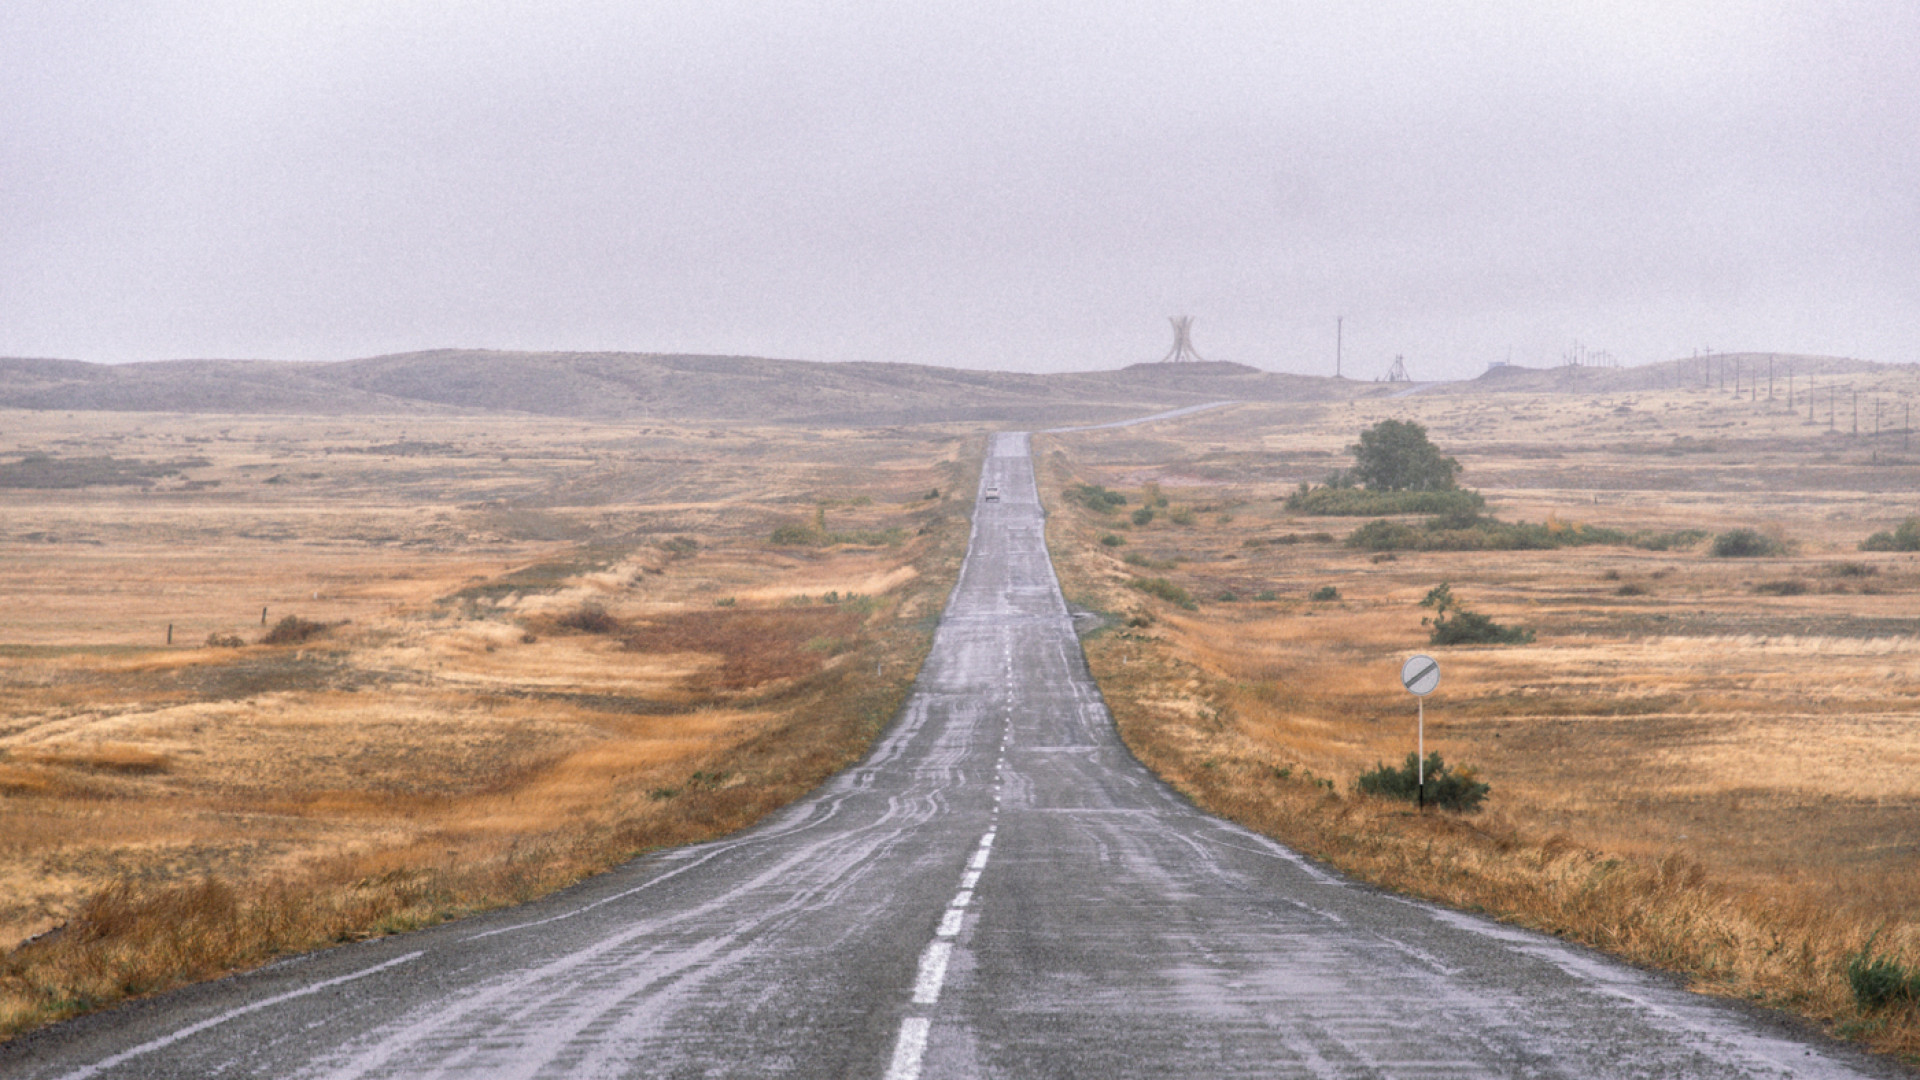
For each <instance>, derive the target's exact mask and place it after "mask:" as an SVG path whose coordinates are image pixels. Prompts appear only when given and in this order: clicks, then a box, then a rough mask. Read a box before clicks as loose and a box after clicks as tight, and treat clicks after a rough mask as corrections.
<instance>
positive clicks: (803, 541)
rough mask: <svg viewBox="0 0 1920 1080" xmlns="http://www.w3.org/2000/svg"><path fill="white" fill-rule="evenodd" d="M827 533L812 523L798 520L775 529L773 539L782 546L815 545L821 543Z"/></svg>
mask: <svg viewBox="0 0 1920 1080" xmlns="http://www.w3.org/2000/svg"><path fill="white" fill-rule="evenodd" d="M825 535H826V534H825V533H823V532H822V531H821V530H819V529H816V528H814V527H813V526H811V525H805V524H802V523H800V522H797V521H796V522H790V523H788V524H786V525H782V526H780V527H779V528H776V529H774V530H773V536H772V538H771V539H772V540H773V542H774V543H776V544H779V545H781V546H782V547H813V546H815V545H817V544H819V543H820V542H821V540H822V538H823V537H824V536H825Z"/></svg>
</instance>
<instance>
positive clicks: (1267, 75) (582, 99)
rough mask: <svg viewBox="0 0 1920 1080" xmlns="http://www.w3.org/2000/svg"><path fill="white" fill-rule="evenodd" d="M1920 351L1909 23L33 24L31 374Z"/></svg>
mask: <svg viewBox="0 0 1920 1080" xmlns="http://www.w3.org/2000/svg"><path fill="white" fill-rule="evenodd" d="M1181 313H1186V314H1191V315H1193V316H1194V317H1195V323H1194V341H1195V344H1196V345H1197V346H1198V347H1199V349H1200V351H1201V352H1202V354H1204V355H1205V356H1207V357H1208V358H1209V359H1222V360H1236V361H1240V362H1243V363H1250V364H1254V365H1257V366H1261V367H1266V368H1270V369H1274V370H1284V371H1328V372H1330V371H1331V368H1332V364H1333V352H1334V320H1335V318H1336V316H1344V317H1345V328H1346V332H1345V344H1346V349H1345V354H1346V369H1347V373H1348V374H1349V375H1354V376H1359V377H1365V378H1371V377H1373V376H1375V375H1377V374H1379V373H1380V372H1382V371H1384V370H1385V368H1386V366H1387V365H1388V364H1389V363H1390V362H1391V361H1392V358H1393V356H1394V355H1395V354H1403V355H1405V357H1406V360H1407V364H1408V366H1409V367H1410V368H1411V369H1412V371H1413V373H1414V375H1415V376H1416V377H1424V378H1436V377H1451V376H1471V375H1474V374H1477V373H1478V372H1479V371H1481V370H1482V369H1483V368H1484V367H1485V365H1486V363H1487V362H1488V361H1490V360H1502V359H1506V358H1507V357H1508V356H1509V355H1511V357H1512V358H1513V360H1514V361H1515V362H1518V363H1526V364H1534V365H1540V364H1548V363H1555V362H1558V360H1559V358H1560V356H1561V355H1562V354H1563V353H1564V352H1565V351H1566V350H1568V349H1569V348H1570V347H1571V346H1572V345H1573V344H1574V343H1575V342H1579V343H1581V344H1583V345H1585V346H1586V347H1587V348H1588V349H1590V350H1607V351H1609V352H1611V353H1613V354H1614V355H1615V356H1617V357H1619V358H1620V359H1621V360H1623V361H1624V362H1627V363H1645V362H1649V361H1654V360H1663V359H1670V358H1673V357H1676V356H1687V355H1691V354H1692V353H1693V352H1694V351H1695V350H1697V349H1702V348H1709V347H1710V348H1712V349H1714V350H1717V351H1731V350H1769V351H1781V352H1812V353H1825V354H1837V355H1850V356H1861V357H1866V358H1869V359H1878V360H1894V361H1911V360H1916V359H1920V4H1915V3H1913V2H1912V0H1865V2H1858V3H1846V2H1835V0H1810V2H1806V3H1737V4H1736V3H1720V4H1707V3H1699V4H1688V3H1684V2H1677V0H1657V2H1647V3H1540V2H1537V0H1527V2H1524V3H1511V4H1507V3H1498V2H1491V0H1483V2H1472V3H1404V4H1397V3H1371V2H1369V3H1358V4H1356V3H1348V2H1334V0H1328V2H1325V3H1312V4H1299V3H1285V2H1279V0H1246V2H1236V3H1227V2H1201V3H1194V2H1176V3H1172V4H1166V3H1159V4H1140V3H1132V2H1127V0H1091V2H1086V3H1046V2H1043V0H1019V2H1001V0H968V2H956V0H946V2H941V3H933V4H928V3H911V2H900V0H890V2H872V3H830V2H812V0H784V2H779V3H774V2H767V3H733V2H728V0H691V2H678V0H647V2H643V3H636V2H613V0H539V2H537V3H517V2H503V0H460V2H454V0H446V2H437V3H428V2H408V0H312V2H305V0H232V2H227V3H217V2H184V0H182V2H173V3H169V2H161V0H154V2H144V3H143V2H138V0H128V2H111V0H5V2H4V3H0V355H12V356H59V357H71V358H76V359H86V360H104V361H125V360H149V359H165V358H179V357H267V358H285V359H304V360H329V359H346V358H350V357H356V356H366V355H373V354H376V353H384V352H397V351H403V350H410V349H419V348H433V347H443V346H457V347H491V348H513V349H549V348H554V349H622V350H634V351H643V352H667V351H673V352H715V353H744V354H754V355H763V356H779V357H795V358H802V359H817V360H902V361H909V362H915V363H932V364H948V365H955V366H965V367H993V368H1004V369H1015V370H1080V369H1091V368H1105V367H1115V366H1119V365H1121V364H1125V363H1131V362H1137V361H1142V360H1154V359H1157V358H1159V356H1160V354H1161V353H1162V352H1164V351H1165V349H1166V347H1167V345H1168V344H1169V342H1170V340H1171V334H1170V331H1169V330H1168V327H1167V323H1166V317H1167V316H1169V315H1174V314H1181Z"/></svg>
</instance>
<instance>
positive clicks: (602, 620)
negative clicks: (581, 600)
mask: <svg viewBox="0 0 1920 1080" xmlns="http://www.w3.org/2000/svg"><path fill="white" fill-rule="evenodd" d="M553 622H554V625H555V626H558V627H561V628H562V629H565V630H577V631H579V632H580V633H583V634H612V633H615V632H617V631H619V630H620V628H621V627H620V620H619V619H616V618H614V617H613V616H612V615H609V614H607V612H606V609H605V608H602V607H601V606H600V605H599V604H581V605H580V606H579V607H577V608H574V609H573V610H572V611H569V612H567V613H566V614H564V615H561V616H559V617H557V618H555V619H554V620H553Z"/></svg>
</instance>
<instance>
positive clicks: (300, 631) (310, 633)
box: [260, 615, 327, 645]
mask: <svg viewBox="0 0 1920 1080" xmlns="http://www.w3.org/2000/svg"><path fill="white" fill-rule="evenodd" d="M326 631H327V624H326V623H323V622H314V621H313V620H312V619H303V618H301V617H300V616H298V615H289V616H287V617H286V618H284V619H281V620H280V621H279V622H277V623H274V624H273V627H272V629H270V630H268V631H267V633H266V636H264V637H262V638H261V639H260V644H262V645H298V644H300V643H301V642H303V641H306V640H308V639H310V638H312V637H315V636H316V635H319V634H324V633H326Z"/></svg>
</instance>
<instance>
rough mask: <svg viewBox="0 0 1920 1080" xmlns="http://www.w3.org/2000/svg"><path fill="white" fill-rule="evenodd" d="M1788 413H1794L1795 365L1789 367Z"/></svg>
mask: <svg viewBox="0 0 1920 1080" xmlns="http://www.w3.org/2000/svg"><path fill="white" fill-rule="evenodd" d="M1787 411H1788V412H1792V411H1793V365H1792V364H1788V365H1787Z"/></svg>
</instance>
